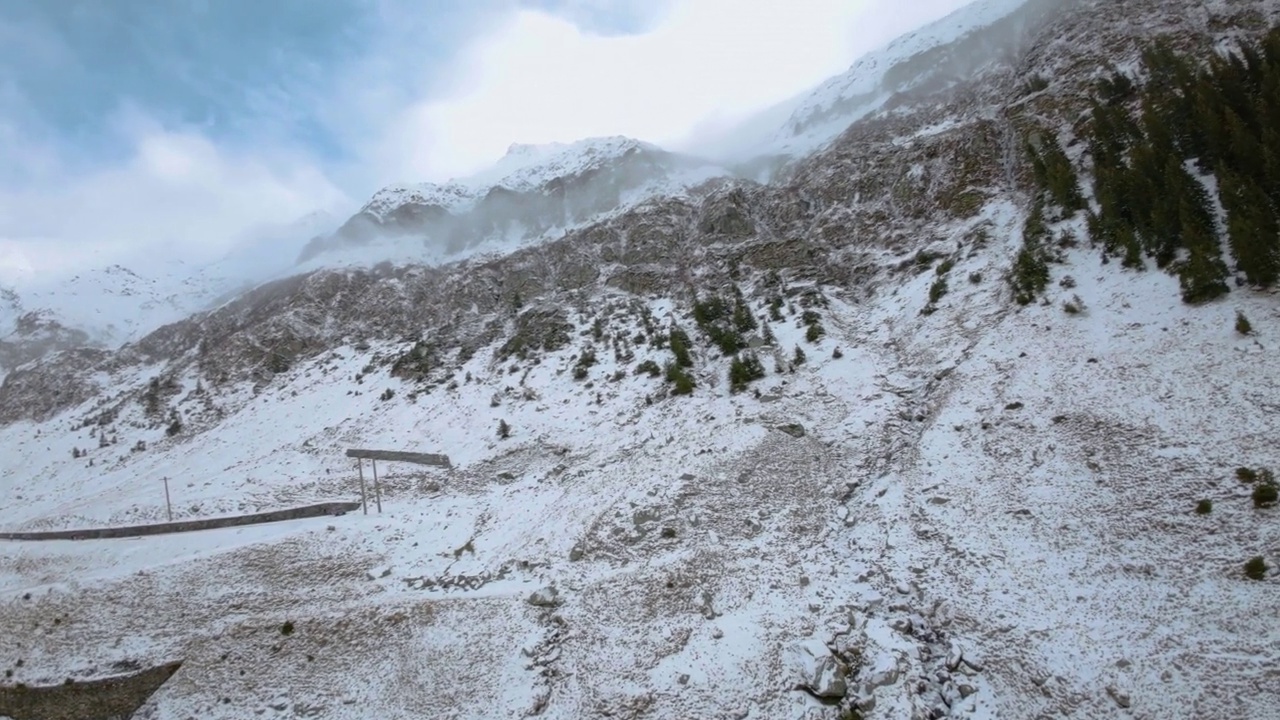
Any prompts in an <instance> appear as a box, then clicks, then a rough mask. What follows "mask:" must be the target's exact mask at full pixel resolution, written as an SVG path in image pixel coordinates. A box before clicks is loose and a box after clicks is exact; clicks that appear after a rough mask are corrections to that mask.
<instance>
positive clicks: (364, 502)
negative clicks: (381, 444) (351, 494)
mask: <svg viewBox="0 0 1280 720" xmlns="http://www.w3.org/2000/svg"><path fill="white" fill-rule="evenodd" d="M356 469H357V470H358V471H359V472H360V507H362V508H364V514H365V515H368V514H369V499H368V497H366V496H365V492H364V460H361V459H360V458H356Z"/></svg>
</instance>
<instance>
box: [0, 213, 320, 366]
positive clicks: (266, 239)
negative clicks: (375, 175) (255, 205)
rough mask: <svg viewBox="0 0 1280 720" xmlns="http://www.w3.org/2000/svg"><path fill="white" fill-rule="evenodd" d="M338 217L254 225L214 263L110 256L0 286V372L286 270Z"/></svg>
mask: <svg viewBox="0 0 1280 720" xmlns="http://www.w3.org/2000/svg"><path fill="white" fill-rule="evenodd" d="M336 225H337V221H336V219H335V218H334V217H333V216H332V215H329V214H328V213H324V212H316V213H312V214H309V215H307V216H306V217H303V218H300V219H299V220H297V221H295V222H293V223H288V224H284V225H281V226H278V227H267V228H260V229H258V230H257V231H255V232H253V233H250V234H249V236H248V239H246V240H245V241H244V242H243V243H241V244H239V245H238V246H236V247H234V248H232V249H231V250H230V251H229V252H228V253H227V254H226V255H225V256H223V257H222V258H220V259H218V260H216V261H214V262H212V263H207V264H195V265H193V264H188V263H185V262H182V261H179V260H169V261H163V262H158V263H151V264H149V265H148V266H147V267H146V268H145V269H143V270H133V269H130V268H127V267H125V266H123V265H119V264H116V265H110V266H106V267H103V268H97V269H93V270H89V271H86V272H83V273H79V274H77V275H73V276H71V277H55V278H53V279H49V280H45V279H43V278H35V277H33V278H30V279H28V280H26V281H24V282H23V283H22V284H20V285H17V286H16V287H12V288H0V377H3V375H4V373H6V372H8V371H9V370H12V369H14V368H15V367H17V366H18V365H20V364H22V363H25V362H29V361H31V360H35V359H39V358H42V357H45V356H46V355H48V354H50V353H52V352H56V351H58V350H64V349H69V348H76V347H86V346H91V347H119V346H120V345H123V344H125V343H128V342H132V341H136V340H138V339H140V338H142V337H143V336H145V335H146V334H147V333H150V332H151V331H153V330H155V329H156V328H158V327H161V326H163V325H167V324H169V323H172V322H176V321H178V320H181V319H183V318H185V317H188V316H189V315H191V314H192V313H194V312H198V311H201V310H205V309H208V308H209V307H211V306H215V305H217V304H218V303H220V302H222V301H225V300H228V299H230V298H231V297H234V296H235V295H236V294H238V293H239V292H243V291H244V290H248V289H251V288H253V287H256V286H258V285H259V284H261V283H263V282H265V281H267V280H272V279H275V278H277V277H279V276H281V275H284V274H288V273H289V272H290V271H292V270H293V263H294V260H295V259H296V258H297V254H298V252H299V251H300V250H301V249H302V247H303V246H304V245H305V244H306V243H307V242H308V241H310V240H311V239H312V238H314V237H316V236H317V235H322V234H326V233H329V232H332V231H333V229H334V228H335V227H336ZM20 321H21V322H20Z"/></svg>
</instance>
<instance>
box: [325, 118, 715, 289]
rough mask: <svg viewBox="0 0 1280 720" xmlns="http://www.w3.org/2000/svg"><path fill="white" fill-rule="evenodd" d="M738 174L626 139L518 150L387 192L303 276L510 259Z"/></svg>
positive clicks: (334, 238) (515, 147)
mask: <svg viewBox="0 0 1280 720" xmlns="http://www.w3.org/2000/svg"><path fill="white" fill-rule="evenodd" d="M729 175H730V172H729V171H728V170H726V169H725V168H723V167H720V166H718V165H715V164H713V163H710V162H707V161H704V160H700V159H698V158H695V157H690V156H684V155H679V154H676V153H670V152H666V151H664V150H662V149H661V148H659V147H657V146H655V145H652V144H649V143H645V142H641V141H639V140H634V139H631V138H626V137H618V136H615V137H600V138H588V139H586V140H581V141H578V142H574V143H552V144H548V145H521V144H515V145H512V146H511V147H510V149H509V150H508V152H507V154H506V155H505V156H504V157H503V158H502V159H501V160H500V161H499V162H498V163H496V164H495V165H494V166H493V167H491V168H489V169H487V170H485V171H483V172H480V173H477V174H475V175H473V176H470V177H467V178H461V179H455V180H453V181H450V182H448V183H445V184H442V185H439V184H434V183H418V184H402V185H392V186H389V187H386V188H383V189H382V190H379V191H378V192H377V193H376V194H375V195H374V196H373V198H371V199H370V200H369V202H368V203H366V204H365V206H364V207H363V208H362V209H361V210H360V212H359V213H357V214H356V215H355V216H354V217H352V218H351V219H350V220H349V221H347V223H346V224H345V225H343V226H342V227H341V228H339V229H338V231H337V232H335V233H334V234H333V235H331V236H329V237H325V238H317V239H316V240H315V241H314V242H312V243H310V244H309V245H308V246H307V247H306V249H305V250H304V251H303V253H302V256H301V267H302V268H304V269H311V268H318V267H333V266H341V265H346V264H350V263H362V264H366V265H371V264H374V263H377V262H381V261H384V260H387V259H392V258H396V259H399V258H401V257H404V258H406V259H413V260H416V261H417V262H427V263H435V262H440V261H441V260H442V259H445V258H452V259H459V258H462V257H466V256H467V255H469V254H472V253H475V252H477V251H480V252H485V251H494V250H508V249H511V248H513V247H518V246H520V245H522V244H525V243H529V242H534V241H537V240H540V239H545V238H548V237H558V236H559V235H561V234H562V233H563V232H564V231H565V230H567V229H570V228H574V227H581V226H583V225H585V224H588V223H590V222H593V221H596V220H600V219H603V218H604V217H606V216H607V215H609V214H611V213H617V212H619V211H622V210H625V209H626V208H628V207H631V206H634V205H636V204H638V203H641V202H643V201H645V200H647V199H649V198H652V197H659V196H670V195H679V194H682V193H685V192H686V191H688V190H689V189H690V188H694V187H697V186H699V185H702V184H703V183H706V182H707V181H709V180H713V179H715V178H723V177H727V176H729ZM353 250H354V252H352V251H353ZM344 251H345V252H344Z"/></svg>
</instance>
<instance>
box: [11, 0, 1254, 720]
mask: <svg viewBox="0 0 1280 720" xmlns="http://www.w3.org/2000/svg"><path fill="white" fill-rule="evenodd" d="M1277 20H1280V2H1266V3H1257V4H1250V5H1249V6H1248V7H1243V8H1242V6H1240V5H1239V4H1235V3H1227V2H1222V3H1211V4H1208V5H1206V4H1203V3H1198V2H1191V0H1187V2H1185V3H1170V2H1169V0H1124V1H1123V2H1121V1H1120V0H1105V1H1104V0H1099V1H1098V2H1096V3H1090V4H1088V6H1087V7H1082V8H1081V9H1077V10H1069V11H1065V12H1064V13H1063V14H1062V15H1061V16H1058V17H1056V18H1055V19H1054V20H1053V21H1052V22H1051V23H1050V24H1049V25H1048V26H1046V27H1045V28H1043V29H1042V30H1040V31H1038V34H1037V35H1036V36H1035V37H1034V38H1033V41H1032V42H1031V45H1030V48H1031V49H1030V50H1029V51H1028V52H1027V53H1025V54H1022V55H1020V56H1018V57H1016V58H1014V59H1012V60H1011V61H1009V62H1007V63H1002V64H997V65H994V66H991V67H988V68H987V69H986V70H984V71H983V72H982V73H979V74H976V75H974V76H973V77H972V78H970V79H969V80H968V81H967V84H961V85H959V86H957V87H954V88H950V87H939V88H934V89H933V90H930V91H928V92H925V94H924V95H922V96H921V97H922V98H923V99H919V100H917V101H915V102H913V103H904V104H902V105H900V106H898V109H897V110H896V111H895V112H894V113H893V114H891V115H887V116H883V117H878V118H875V119H874V121H865V120H864V121H863V122H859V123H857V124H855V125H854V126H852V127H850V128H849V129H848V130H847V131H845V132H844V133H843V134H842V135H841V137H840V138H838V139H837V140H836V141H835V142H834V143H833V144H832V145H831V146H830V147H828V148H826V149H825V150H823V151H822V152H820V153H818V154H816V155H814V156H813V157H810V158H806V159H802V160H801V161H799V162H797V163H796V165H795V167H794V169H793V170H792V172H790V173H788V174H787V177H786V179H785V180H784V181H778V182H775V183H773V184H769V185H758V184H755V183H751V182H746V181H725V182H722V183H720V184H718V185H715V186H713V187H709V188H705V189H703V190H701V191H699V192H696V193H689V194H688V195H686V196H682V197H670V198H654V199H651V200H649V201H647V202H645V203H642V204H639V205H637V206H635V207H632V208H628V209H626V210H625V211H622V212H618V213H616V214H615V215H612V216H610V217H608V218H606V219H605V220H603V221H601V222H595V223H590V224H588V225H586V226H584V227H581V228H579V229H576V230H572V231H569V232H567V233H566V234H565V235H564V236H563V237H559V238H554V239H549V240H547V241H545V242H544V243H542V244H540V245H538V246H537V247H522V248H519V249H516V250H513V251H511V252H508V253H504V254H502V255H500V256H497V257H487V258H472V259H469V260H466V261H463V262H458V263H453V264H449V265H444V266H415V265H409V266H399V267H391V266H382V267H375V268H372V269H340V270H334V269H330V270H317V271H315V272H312V273H310V274H308V275H305V276H301V277H294V278H288V279H283V280H279V281H276V282H273V283H270V284H267V285H264V286H262V287H259V288H256V289H255V290H253V291H252V292H249V293H246V294H245V295H243V296H241V297H239V298H237V299H235V300H233V301H232V302H229V303H227V304H226V305H224V306H222V307H220V308H218V309H217V310H214V311H210V312H207V313H202V314H198V315H195V316H192V317H190V318H187V319H186V320H184V321H182V322H179V323H175V324H173V325H171V326H167V327H165V328H162V329H160V330H158V331H156V332H154V333H151V334H150V335H148V336H147V337H145V338H143V339H141V340H140V341H138V342H136V343H133V344H130V345H128V346H126V347H124V348H121V349H120V350H118V351H116V352H110V353H108V352H82V353H71V354H63V355H59V356H57V357H55V358H51V359H49V360H48V361H46V362H44V363H40V364H38V365H33V366H29V367H26V368H23V369H22V370H20V371H17V372H14V373H11V374H10V376H9V377H8V378H6V379H5V381H4V383H3V384H2V385H0V493H2V494H3V495H4V497H5V498H6V506H5V515H4V518H3V519H2V520H0V524H2V525H3V528H2V529H4V530H9V529H23V530H39V529H50V528H68V527H86V526H90V525H99V524H102V523H127V522H143V521H149V520H160V519H162V518H164V517H165V516H166V511H165V499H164V498H165V496H164V487H165V479H166V478H167V479H168V485H169V489H170V494H171V496H172V500H173V512H174V515H175V517H176V518H190V517H205V516H211V515H216V514H228V513H236V512H244V511H254V510H263V509H268V508H278V507H283V506H288V505H294V504H301V503H305V502H309V501H313V500H321V499H324V500H329V499H354V498H358V497H360V494H361V490H360V477H361V476H360V475H358V474H357V470H356V468H355V467H354V466H353V463H352V462H351V460H350V459H349V458H347V457H346V456H345V450H346V449H348V448H352V447H374V448H382V449H390V450H414V451H423V452H444V453H447V454H448V455H449V456H450V458H451V459H452V462H453V466H454V467H453V469H452V470H451V471H441V470H425V469H421V468H414V467H411V466H401V465H397V464H391V465H390V466H388V465H387V464H386V463H380V466H379V474H378V477H379V488H378V491H379V495H380V500H381V503H382V505H383V509H384V512H383V514H381V515H379V514H376V512H375V513H374V514H371V515H368V516H365V515H364V514H362V513H357V514H354V515H350V514H349V515H344V516H341V517H334V518H325V519H318V520H315V521H297V522H293V523H288V524H281V525H276V526H264V527H258V528H242V529H231V530H219V531H211V532H206V533H195V534H190V535H183V536H173V537H168V538H151V539H139V540H128V541H88V540H86V541H76V542H50V543H40V544H24V545H11V544H6V545H0V550H2V551H3V552H0V623H3V625H0V630H3V632H0V658H15V659H18V658H20V659H21V660H22V661H23V662H22V663H21V664H20V665H19V664H18V663H17V662H16V660H14V661H11V662H10V666H9V667H7V668H6V669H9V670H12V671H13V678H12V682H23V683H28V684H42V685H57V684H60V683H62V682H63V679H64V678H67V677H74V678H87V677H97V676H100V675H102V674H104V673H105V672H106V671H105V670H104V669H105V668H111V667H119V666H121V664H124V665H128V664H129V663H139V664H142V665H144V666H145V665H149V664H154V663H159V662H164V661H169V660H173V659H182V660H183V661H184V664H183V666H182V668H181V670H179V672H178V673H177V674H176V675H175V676H174V677H173V678H172V680H171V681H170V682H169V683H167V684H166V685H165V686H164V687H163V688H162V689H161V690H160V691H159V692H158V693H157V694H156V695H154V696H153V697H152V698H151V699H150V701H149V702H148V704H147V706H146V707H145V708H144V709H143V710H142V711H141V712H140V713H139V715H138V716H139V717H146V718H151V719H152V720H161V719H168V718H175V719H176V718H186V717H189V716H192V715H195V716H197V717H207V718H241V717H256V716H259V715H261V716H265V717H271V716H273V715H277V714H284V713H288V714H291V715H298V716H317V717H335V718H385V717H418V716H429V717H457V718H488V717H513V716H515V717H519V716H526V715H531V716H532V715H536V716H539V717H546V718H566V719H567V718H581V717H634V718H673V717H734V718H770V719H774V718H777V719H779V720H792V719H795V720H800V719H801V718H839V717H844V718H848V717H851V716H852V717H858V716H862V717H866V718H873V719H874V718H886V719H887V718H895V719H896V718H911V719H912V720H914V719H915V718H944V717H958V718H1036V717H1059V716H1066V717H1074V716H1079V717H1181V716H1185V715H1187V714H1188V713H1189V712H1190V713H1192V714H1195V715H1197V716H1204V717H1228V718H1258V717H1273V716H1277V715H1278V714H1280V701H1278V700H1277V698H1276V696H1275V694H1274V693H1267V692H1264V691H1259V690H1258V689H1259V688H1263V689H1265V688H1267V687H1269V683H1271V682H1272V678H1271V675H1270V674H1271V672H1272V669H1273V666H1274V664H1275V660H1276V651H1275V648H1276V647H1277V646H1280V629H1277V627H1276V626H1275V624H1274V623H1268V622H1267V619H1268V618H1272V617H1275V616H1277V614H1280V595H1277V594H1276V593H1275V588H1276V585H1277V583H1278V582H1280V576H1278V575H1277V574H1276V572H1275V571H1274V570H1272V571H1270V573H1269V574H1264V576H1263V578H1262V579H1261V580H1251V579H1248V578H1247V577H1246V576H1245V573H1244V572H1243V566H1244V562H1245V561H1246V560H1247V559H1249V558H1250V557H1253V556H1262V557H1264V558H1265V562H1266V564H1268V565H1269V566H1271V567H1272V568H1274V567H1275V566H1276V564H1277V563H1280V525H1277V523H1276V522H1275V521H1276V517H1275V515H1276V512H1277V509H1276V508H1275V507H1270V508H1268V507H1256V506H1255V504H1254V502H1252V500H1251V497H1250V492H1251V485H1250V484H1248V483H1245V482H1242V481H1241V480H1240V479H1239V478H1238V477H1237V475H1236V468H1241V467H1245V468H1255V469H1272V470H1274V469H1276V468H1277V467H1278V466H1280V456H1278V455H1277V454H1276V450H1275V448H1274V442H1273V438H1274V437H1275V436H1276V434H1277V432H1280V413H1278V412H1277V410H1280V408H1278V407H1277V402H1276V399H1275V398H1274V397H1273V395H1274V393H1273V391H1272V387H1273V386H1274V378H1275V377H1276V376H1277V374H1278V372H1280V358H1278V357H1277V356H1276V354H1275V353H1274V352H1271V351H1270V346H1269V343H1270V342H1271V341H1270V340H1269V338H1272V337H1275V336H1276V335H1277V333H1280V305H1278V304H1277V296H1276V294H1275V293H1273V292H1269V291H1259V290H1254V289H1250V288H1248V287H1236V288H1233V289H1231V290H1230V292H1229V293H1228V294H1227V295H1226V296H1225V297H1224V298H1222V299H1219V300H1217V301H1215V302H1213V303H1208V304H1204V305H1200V306H1190V305H1185V304H1183V303H1182V302H1180V300H1179V285H1178V281H1177V279H1175V278H1173V277H1171V276H1170V275H1169V274H1167V273H1165V272H1162V271H1159V270H1157V269H1156V268H1155V267H1154V266H1153V264H1152V263H1148V265H1152V266H1151V267H1148V268H1147V271H1145V272H1139V271H1136V270H1125V269H1123V268H1122V267H1121V263H1119V262H1116V261H1112V262H1103V261H1101V260H1100V257H1101V250H1100V248H1098V247H1093V246H1091V243H1090V241H1089V239H1088V233H1087V232H1086V229H1085V226H1086V220H1085V213H1084V212H1080V213H1076V214H1075V215H1073V216H1071V217H1069V218H1066V219H1063V220H1060V221H1046V222H1048V224H1049V226H1048V227H1047V228H1046V233H1045V236H1046V237H1048V238H1052V240H1051V250H1052V255H1053V257H1052V260H1053V261H1052V262H1051V263H1049V264H1047V265H1046V266H1045V267H1046V272H1047V273H1048V274H1049V277H1048V282H1047V285H1046V287H1045V288H1044V289H1043V290H1042V291H1038V293H1037V296H1036V297H1037V300H1038V301H1037V302H1031V303H1030V304H1028V305H1026V306H1022V305H1018V304H1016V303H1015V302H1014V301H1013V298H1012V295H1013V292H1012V291H1011V288H1010V283H1009V282H1008V278H1009V277H1010V275H1011V273H1012V270H1013V268H1014V267H1015V262H1016V259H1017V258H1018V257H1019V251H1020V250H1021V249H1024V248H1025V247H1026V245H1025V242H1026V238H1024V237H1023V229H1024V228H1025V227H1026V222H1025V221H1026V220H1027V217H1028V214H1029V212H1028V208H1029V204H1030V203H1029V202H1028V195H1029V192H1028V190H1029V188H1030V187H1032V181H1031V180H1029V178H1031V177H1032V176H1033V173H1032V172H1031V169H1030V168H1029V167H1028V162H1027V160H1026V158H1025V156H1024V155H1023V154H1021V153H1020V152H1019V148H1021V147H1022V141H1023V139H1024V136H1023V132H1025V130H1026V128H1028V127H1035V128H1040V129H1042V130H1041V131H1043V132H1050V131H1049V130H1043V128H1053V129H1054V130H1053V131H1054V132H1060V133H1061V134H1062V136H1063V140H1064V146H1066V147H1068V148H1070V153H1071V154H1072V155H1071V158H1069V159H1070V160H1075V161H1078V162H1083V160H1082V158H1081V157H1080V155H1081V152H1082V151H1083V146H1084V145H1087V143H1084V142H1079V140H1080V138H1079V137H1078V136H1072V133H1073V128H1074V127H1075V123H1074V120H1075V119H1076V118H1078V117H1079V116H1080V113H1081V112H1082V110H1083V109H1084V108H1085V107H1087V97H1086V96H1085V95H1084V94H1083V90H1084V89H1087V88H1089V87H1090V86H1091V84H1092V81H1093V79H1094V75H1093V73H1094V72H1095V70H1096V69H1097V68H1101V67H1106V65H1107V64H1109V63H1114V64H1116V65H1124V64H1126V63H1131V62H1132V61H1133V57H1134V53H1135V52H1136V49H1137V48H1138V47H1139V46H1140V45H1141V43H1142V42H1143V41H1145V40H1148V39H1150V37H1151V36H1152V34H1154V33H1155V32H1157V31H1160V32H1163V31H1168V32H1170V33H1172V34H1173V36H1174V38H1175V39H1176V41H1177V43H1178V44H1179V46H1180V47H1186V48H1203V47H1212V46H1214V45H1215V44H1216V43H1218V42H1220V41H1222V40H1223V39H1224V38H1225V37H1231V36H1240V35H1256V34H1257V33H1258V32H1259V30H1260V29H1261V28H1264V27H1265V25H1266V24H1267V23H1270V22H1275V21H1277ZM1055 70H1061V72H1056V73H1053V77H1052V81H1051V82H1050V83H1049V86H1048V87H1046V88H1044V89H1043V90H1038V91H1035V93H1034V94H1028V93H1027V92H1026V90H1025V86H1026V83H1025V81H1026V79H1027V78H1028V77H1029V76H1032V75H1034V74H1037V73H1044V74H1046V75H1048V74H1050V73H1051V72H1052V71H1055ZM929 93H933V94H929ZM1072 140H1075V141H1076V142H1074V143H1073V142H1071V141H1072ZM1083 166H1084V167H1087V165H1083ZM1237 313H1240V314H1243V315H1245V316H1247V317H1248V319H1249V320H1250V321H1251V323H1252V332H1251V334H1248V335H1243V334H1241V333H1240V332H1239V331H1238V330H1236V328H1235V324H1236V322H1235V320H1236V316H1237ZM726 348H728V350H729V352H728V354H726V352H725V349H726ZM731 356H736V362H735V358H734V357H731ZM756 361H758V363H757V362H756ZM504 427H505V428H506V432H503V431H502V428H504ZM370 470H371V469H370V468H369V466H368V465H365V467H364V475H363V477H364V479H365V480H366V482H367V483H369V484H370V485H372V474H371V472H370ZM372 490H373V489H372V487H370V492H372ZM1205 500H1208V501H1212V506H1211V508H1210V512H1208V513H1202V512H1197V507H1198V506H1200V507H1203V506H1201V505H1200V502H1201V501H1205ZM376 502H377V500H373V499H372V498H371V503H370V507H371V508H373V507H375V503H376ZM551 588H554V591H552V590H551ZM286 623H287V625H286ZM0 662H3V661H0ZM815 695H818V696H821V697H822V699H821V700H820V699H818V698H816V697H815Z"/></svg>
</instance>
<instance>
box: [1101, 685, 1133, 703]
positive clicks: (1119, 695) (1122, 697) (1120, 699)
mask: <svg viewBox="0 0 1280 720" xmlns="http://www.w3.org/2000/svg"><path fill="white" fill-rule="evenodd" d="M1107 695H1110V696H1111V699H1112V700H1115V702H1116V705H1119V706H1120V707H1122V708H1128V707H1129V706H1130V705H1132V704H1133V700H1132V699H1131V698H1130V697H1129V693H1127V692H1124V691H1123V690H1121V689H1119V688H1117V687H1116V686H1115V685H1108V686H1107Z"/></svg>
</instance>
